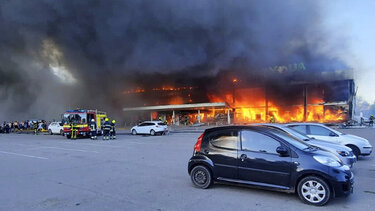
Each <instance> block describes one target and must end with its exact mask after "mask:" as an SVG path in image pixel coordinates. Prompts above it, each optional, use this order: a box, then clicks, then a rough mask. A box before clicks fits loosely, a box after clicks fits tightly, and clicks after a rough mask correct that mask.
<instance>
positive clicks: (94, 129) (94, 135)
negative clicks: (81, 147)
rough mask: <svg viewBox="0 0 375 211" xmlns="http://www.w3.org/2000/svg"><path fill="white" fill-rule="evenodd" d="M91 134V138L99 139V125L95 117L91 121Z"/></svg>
mask: <svg viewBox="0 0 375 211" xmlns="http://www.w3.org/2000/svg"><path fill="white" fill-rule="evenodd" d="M90 135H91V137H90V138H91V140H96V139H98V137H97V125H96V122H95V119H92V120H91V123H90Z"/></svg>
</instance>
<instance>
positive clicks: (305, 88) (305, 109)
mask: <svg viewBox="0 0 375 211" xmlns="http://www.w3.org/2000/svg"><path fill="white" fill-rule="evenodd" d="M306 120H307V87H306V85H305V86H304V87H303V121H304V122H306Z"/></svg>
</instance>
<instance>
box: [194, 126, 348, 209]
mask: <svg viewBox="0 0 375 211" xmlns="http://www.w3.org/2000/svg"><path fill="white" fill-rule="evenodd" d="M188 173H189V174H190V177H191V180H192V182H193V184H194V185H195V186H196V187H198V188H208V187H210V186H211V185H212V184H213V182H214V181H219V182H220V181H223V182H232V183H240V184H246V185H250V186H253V187H260V188H263V189H270V190H277V191H284V192H288V193H294V192H297V193H298V196H299V198H300V199H301V200H302V201H303V202H305V203H307V204H312V205H319V206H321V205H324V204H326V203H327V202H328V201H329V200H330V198H331V197H333V196H335V197H338V196H343V195H349V194H350V193H352V190H353V181H354V175H353V173H352V172H351V171H350V168H349V167H348V166H347V165H343V163H342V162H341V161H340V159H338V157H336V156H334V155H333V154H332V153H330V152H328V151H325V150H323V149H319V148H318V147H314V146H312V145H309V144H306V143H305V142H303V141H300V140H299V139H296V138H295V137H293V136H291V135H289V134H287V133H284V132H281V131H280V130H276V129H271V128H266V127H261V126H227V127H216V128H211V129H207V130H205V132H204V133H203V134H202V135H201V136H200V137H199V138H198V141H197V143H196V144H195V146H194V152H193V156H192V157H191V158H190V160H189V163H188Z"/></svg>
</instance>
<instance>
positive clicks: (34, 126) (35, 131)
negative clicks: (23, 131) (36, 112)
mask: <svg viewBox="0 0 375 211" xmlns="http://www.w3.org/2000/svg"><path fill="white" fill-rule="evenodd" d="M38 126H39V125H38V121H35V122H34V124H33V129H34V135H38Z"/></svg>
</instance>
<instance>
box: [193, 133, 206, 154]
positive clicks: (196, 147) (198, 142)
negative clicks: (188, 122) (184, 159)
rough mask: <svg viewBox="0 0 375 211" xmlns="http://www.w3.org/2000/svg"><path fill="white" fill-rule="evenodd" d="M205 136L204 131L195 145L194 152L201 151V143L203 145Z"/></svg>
mask: <svg viewBox="0 0 375 211" xmlns="http://www.w3.org/2000/svg"><path fill="white" fill-rule="evenodd" d="M203 136H204V133H202V135H201V136H199V138H198V141H197V143H196V144H195V145H194V152H199V151H201V145H202V139H203Z"/></svg>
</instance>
